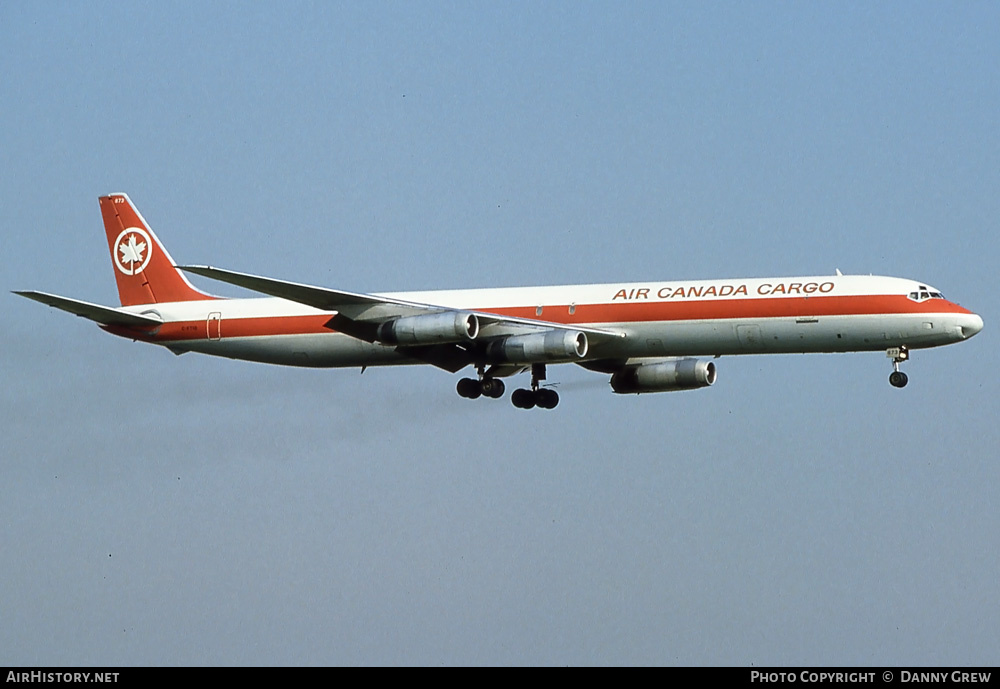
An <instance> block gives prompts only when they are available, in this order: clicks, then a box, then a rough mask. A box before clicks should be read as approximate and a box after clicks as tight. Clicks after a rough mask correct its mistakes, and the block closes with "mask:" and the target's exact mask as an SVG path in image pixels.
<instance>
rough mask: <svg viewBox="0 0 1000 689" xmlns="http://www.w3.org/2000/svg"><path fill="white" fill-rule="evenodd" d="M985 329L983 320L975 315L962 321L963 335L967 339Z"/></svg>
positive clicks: (970, 315)
mask: <svg viewBox="0 0 1000 689" xmlns="http://www.w3.org/2000/svg"><path fill="white" fill-rule="evenodd" d="M982 329H983V319H982V317H981V316H979V315H978V314H975V313H970V314H969V315H968V316H966V317H965V318H964V319H963V320H962V334H963V335H964V336H965V337H972V336H973V335H975V334H976V333H978V332H979V331H980V330H982Z"/></svg>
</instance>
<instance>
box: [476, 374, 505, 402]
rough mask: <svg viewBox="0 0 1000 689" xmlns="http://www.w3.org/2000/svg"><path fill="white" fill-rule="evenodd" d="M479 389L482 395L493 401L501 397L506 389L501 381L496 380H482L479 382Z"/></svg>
mask: <svg viewBox="0 0 1000 689" xmlns="http://www.w3.org/2000/svg"><path fill="white" fill-rule="evenodd" d="M480 387H481V388H482V391H483V395H485V396H486V397H489V398H491V399H495V400H497V399H500V398H501V397H503V392H504V389H505V388H506V386H505V385H504V384H503V381H502V380H497V379H496V378H483V380H482V382H480Z"/></svg>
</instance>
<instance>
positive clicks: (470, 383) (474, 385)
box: [457, 374, 506, 400]
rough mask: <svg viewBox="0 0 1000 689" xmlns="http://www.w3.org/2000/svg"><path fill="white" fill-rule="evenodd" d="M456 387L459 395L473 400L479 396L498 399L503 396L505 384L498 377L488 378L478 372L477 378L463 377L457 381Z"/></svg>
mask: <svg viewBox="0 0 1000 689" xmlns="http://www.w3.org/2000/svg"><path fill="white" fill-rule="evenodd" d="M457 389H458V394H459V396H460V397H465V398H466V399H470V400H474V399H476V398H477V397H480V396H482V397H489V398H491V399H500V398H501V397H503V393H504V390H505V389H506V386H505V385H504V384H503V381H502V380H500V379H498V378H490V377H488V376H483V375H481V374H480V378H479V380H476V379H475V378H463V379H462V380H460V381H458V388H457Z"/></svg>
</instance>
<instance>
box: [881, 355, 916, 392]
mask: <svg viewBox="0 0 1000 689" xmlns="http://www.w3.org/2000/svg"><path fill="white" fill-rule="evenodd" d="M885 355H886V356H887V357H889V358H890V359H892V373H890V374H889V385H891V386H892V387H894V388H905V387H906V383H907V382H909V379H908V378H907V377H906V374H905V373H903V372H902V371H900V370H899V365H900V364H901V363H903V362H904V361H906V360H907V359H909V358H910V350H909V349H907V348H906V345H903V346H902V347H891V348H889V349H887V350H886V351H885Z"/></svg>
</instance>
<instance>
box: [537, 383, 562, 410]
mask: <svg viewBox="0 0 1000 689" xmlns="http://www.w3.org/2000/svg"><path fill="white" fill-rule="evenodd" d="M535 404H537V405H538V406H539V407H541V408H542V409H555V408H556V405H557V404H559V393H558V392H556V391H555V390H551V389H549V388H541V389H539V390H538V391H536V392H535Z"/></svg>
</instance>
